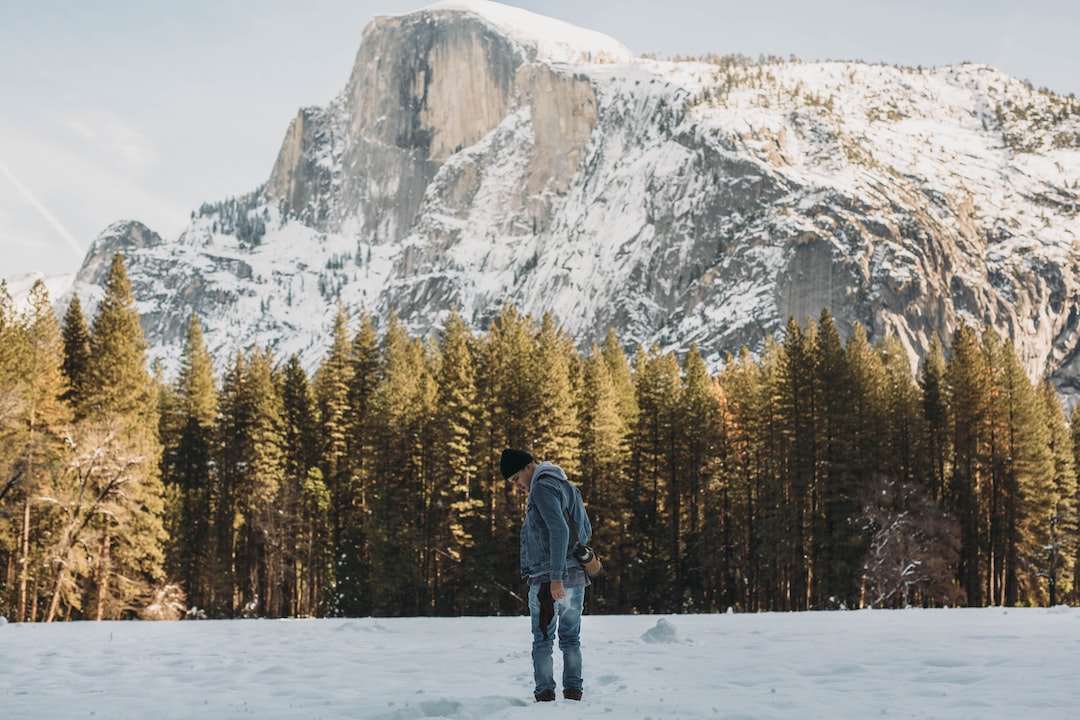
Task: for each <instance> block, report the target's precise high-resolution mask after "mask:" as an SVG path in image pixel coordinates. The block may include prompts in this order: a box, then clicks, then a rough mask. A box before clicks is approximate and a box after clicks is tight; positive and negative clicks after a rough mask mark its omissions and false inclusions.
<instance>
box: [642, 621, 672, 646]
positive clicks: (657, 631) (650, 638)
mask: <svg viewBox="0 0 1080 720" xmlns="http://www.w3.org/2000/svg"><path fill="white" fill-rule="evenodd" d="M641 639H642V640H644V641H645V642H647V643H674V642H679V637H678V632H676V630H675V626H674V625H672V624H671V623H670V622H668V621H667V620H665V619H664V618H660V619H659V620H657V621H656V625H655V626H653V627H651V628H649V629H648V630H646V631H645V634H644V635H642V636H641Z"/></svg>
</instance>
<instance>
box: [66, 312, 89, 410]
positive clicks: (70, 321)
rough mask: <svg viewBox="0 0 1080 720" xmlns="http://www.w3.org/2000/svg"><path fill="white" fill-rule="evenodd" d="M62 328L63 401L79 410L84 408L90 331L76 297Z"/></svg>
mask: <svg viewBox="0 0 1080 720" xmlns="http://www.w3.org/2000/svg"><path fill="white" fill-rule="evenodd" d="M63 327H64V329H63V339H64V364H63V368H64V376H65V377H66V378H67V383H68V391H67V393H66V394H65V396H64V399H65V400H67V401H68V402H69V403H70V404H71V405H72V407H76V408H81V407H84V406H85V395H86V383H87V378H86V369H87V367H88V366H89V364H90V329H89V328H88V327H87V325H86V317H85V316H84V315H83V310H82V303H81V302H79V296H78V295H75V296H73V297H72V298H71V304H70V305H68V309H67V312H66V313H64V325H63Z"/></svg>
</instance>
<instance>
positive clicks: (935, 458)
mask: <svg viewBox="0 0 1080 720" xmlns="http://www.w3.org/2000/svg"><path fill="white" fill-rule="evenodd" d="M919 389H920V390H921V392H922V407H923V417H925V418H926V426H925V431H924V435H923V436H924V437H925V444H926V458H927V474H926V485H927V490H929V491H930V494H931V497H933V498H934V499H936V500H937V501H938V502H941V501H942V500H944V498H945V485H946V480H947V478H948V477H949V463H948V458H949V457H950V454H951V453H950V451H951V448H952V443H951V438H952V435H951V433H950V432H949V408H948V400H947V397H946V395H947V387H946V379H945V354H944V352H943V351H942V349H941V341H940V340H939V339H938V336H937V335H936V334H934V335H931V336H930V346H929V349H928V350H927V352H926V357H925V358H924V359H923V364H922V368H921V370H920V371H919Z"/></svg>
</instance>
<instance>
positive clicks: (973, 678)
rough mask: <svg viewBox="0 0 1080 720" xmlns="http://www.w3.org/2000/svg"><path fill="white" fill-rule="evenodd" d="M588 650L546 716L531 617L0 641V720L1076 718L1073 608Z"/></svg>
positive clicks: (620, 640)
mask: <svg viewBox="0 0 1080 720" xmlns="http://www.w3.org/2000/svg"><path fill="white" fill-rule="evenodd" d="M0 622H2V621H0ZM582 635H583V653H584V659H585V699H584V700H583V701H582V702H581V703H573V702H570V701H565V700H563V699H562V695H561V693H560V695H559V700H558V701H557V702H556V703H553V704H552V703H545V704H542V705H537V704H535V703H533V702H532V680H531V666H530V661H529V632H528V619H527V618H525V617H518V618H442V619H428V618H405V619H371V618H365V619H337V620H291V621H288V620H286V621H268V620H234V621H205V622H172V623H165V622H162V623H148V622H123V623H120V622H107V623H71V624H63V623H59V624H54V625H22V624H14V623H12V624H0V717H3V718H5V719H6V720H16V719H19V720H21V719H23V718H35V719H37V718H96V719H99V720H100V719H103V718H132V719H139V718H152V719H153V720H164V719H165V718H200V719H202V720H209V719H212V718H243V717H253V718H259V719H260V720H267V719H269V718H303V719H305V720H306V719H312V720H313V719H316V718H350V719H353V720H355V719H357V718H365V719H368V718H370V719H378V720H412V719H414V718H455V719H467V718H514V719H516V718H530V719H535V718H548V717H551V718H559V719H560V720H567V719H572V718H613V719H621V718H641V719H644V718H652V719H653V720H659V719H660V718H700V717H703V718H798V719H800V720H805V719H809V718H828V719H829V720H838V719H840V718H858V719H860V720H865V719H866V718H881V717H885V718H1038V719H1039V720H1049V719H1053V718H1076V717H1080V709H1078V708H1080V682H1078V679H1077V676H1078V673H1080V670H1078V667H1080V666H1078V658H1080V610H1076V609H1069V608H1064V607H1061V608H1054V609H1051V610H1042V609H1022V610H1018V609H1008V610H1006V609H1002V608H989V609H976V610H969V609H963V610H961V609H953V610H903V611H884V610H860V611H856V612H831V613H797V614H772V613H770V614H760V615H730V614H729V615H691V616H684V615H675V616H664V617H659V616H615V617H600V616H587V617H586V618H585V619H584V621H583V630H582ZM556 658H558V651H557V650H556ZM559 668H560V665H559V662H558V660H557V661H556V675H557V676H558V673H559Z"/></svg>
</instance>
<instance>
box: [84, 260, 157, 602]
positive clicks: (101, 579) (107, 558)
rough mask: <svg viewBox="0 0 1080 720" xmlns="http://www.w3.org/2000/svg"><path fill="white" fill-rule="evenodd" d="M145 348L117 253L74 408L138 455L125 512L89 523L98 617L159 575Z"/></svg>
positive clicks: (152, 410) (152, 405)
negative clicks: (95, 547) (81, 395)
mask: <svg viewBox="0 0 1080 720" xmlns="http://www.w3.org/2000/svg"><path fill="white" fill-rule="evenodd" d="M146 348H147V345H146V340H145V339H144V338H143V333H142V328H141V327H140V325H139V314H138V311H137V309H136V307H135V299H134V297H133V296H132V294H131V283H130V282H129V281H128V278H127V272H126V270H125V269H124V261H123V257H122V256H121V255H120V254H119V253H117V254H116V255H114V256H113V261H112V265H111V266H110V268H109V273H108V276H107V278H106V281H105V297H104V299H103V300H102V301H101V305H100V306H99V307H98V313H97V315H96V316H95V318H94V322H93V325H92V328H91V334H90V358H89V362H88V364H87V370H86V387H85V396H84V398H83V402H82V405H81V407H76V412H77V413H79V414H81V415H82V416H83V417H86V418H87V419H89V420H90V421H91V422H92V423H94V424H95V425H97V426H99V427H100V426H105V427H108V428H111V430H110V431H111V432H115V433H116V434H117V437H119V438H120V441H121V443H122V445H121V448H120V449H119V451H120V454H121V455H122V456H126V457H137V458H140V463H139V466H138V468H132V471H131V474H130V481H129V482H127V483H126V485H125V492H124V495H123V499H124V501H125V502H126V503H128V504H129V509H130V513H128V514H126V515H124V516H120V515H112V516H102V517H100V518H99V519H98V520H97V521H96V522H95V523H93V524H94V526H95V530H96V532H97V533H98V539H99V545H98V553H97V556H96V558H95V567H94V573H93V578H92V580H91V584H92V586H93V588H94V592H95V597H94V599H93V606H94V610H93V611H92V612H90V613H89V615H90V616H91V617H94V618H97V619H104V618H106V617H109V618H116V617H120V616H121V615H122V613H124V612H125V611H126V610H127V609H129V608H130V607H131V606H132V605H133V604H138V603H142V602H145V597H146V596H147V594H148V593H149V591H150V590H151V588H152V587H153V585H155V584H157V583H160V582H161V581H163V580H164V567H163V565H164V556H163V547H164V544H165V530H164V526H163V520H162V516H163V513H164V501H163V497H164V489H163V487H162V484H161V477H160V456H161V445H160V441H159V438H158V432H157V425H158V424H157V411H158V407H157V402H156V396H155V390H154V383H153V379H152V378H151V377H150V374H149V373H148V372H147V370H146Z"/></svg>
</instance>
